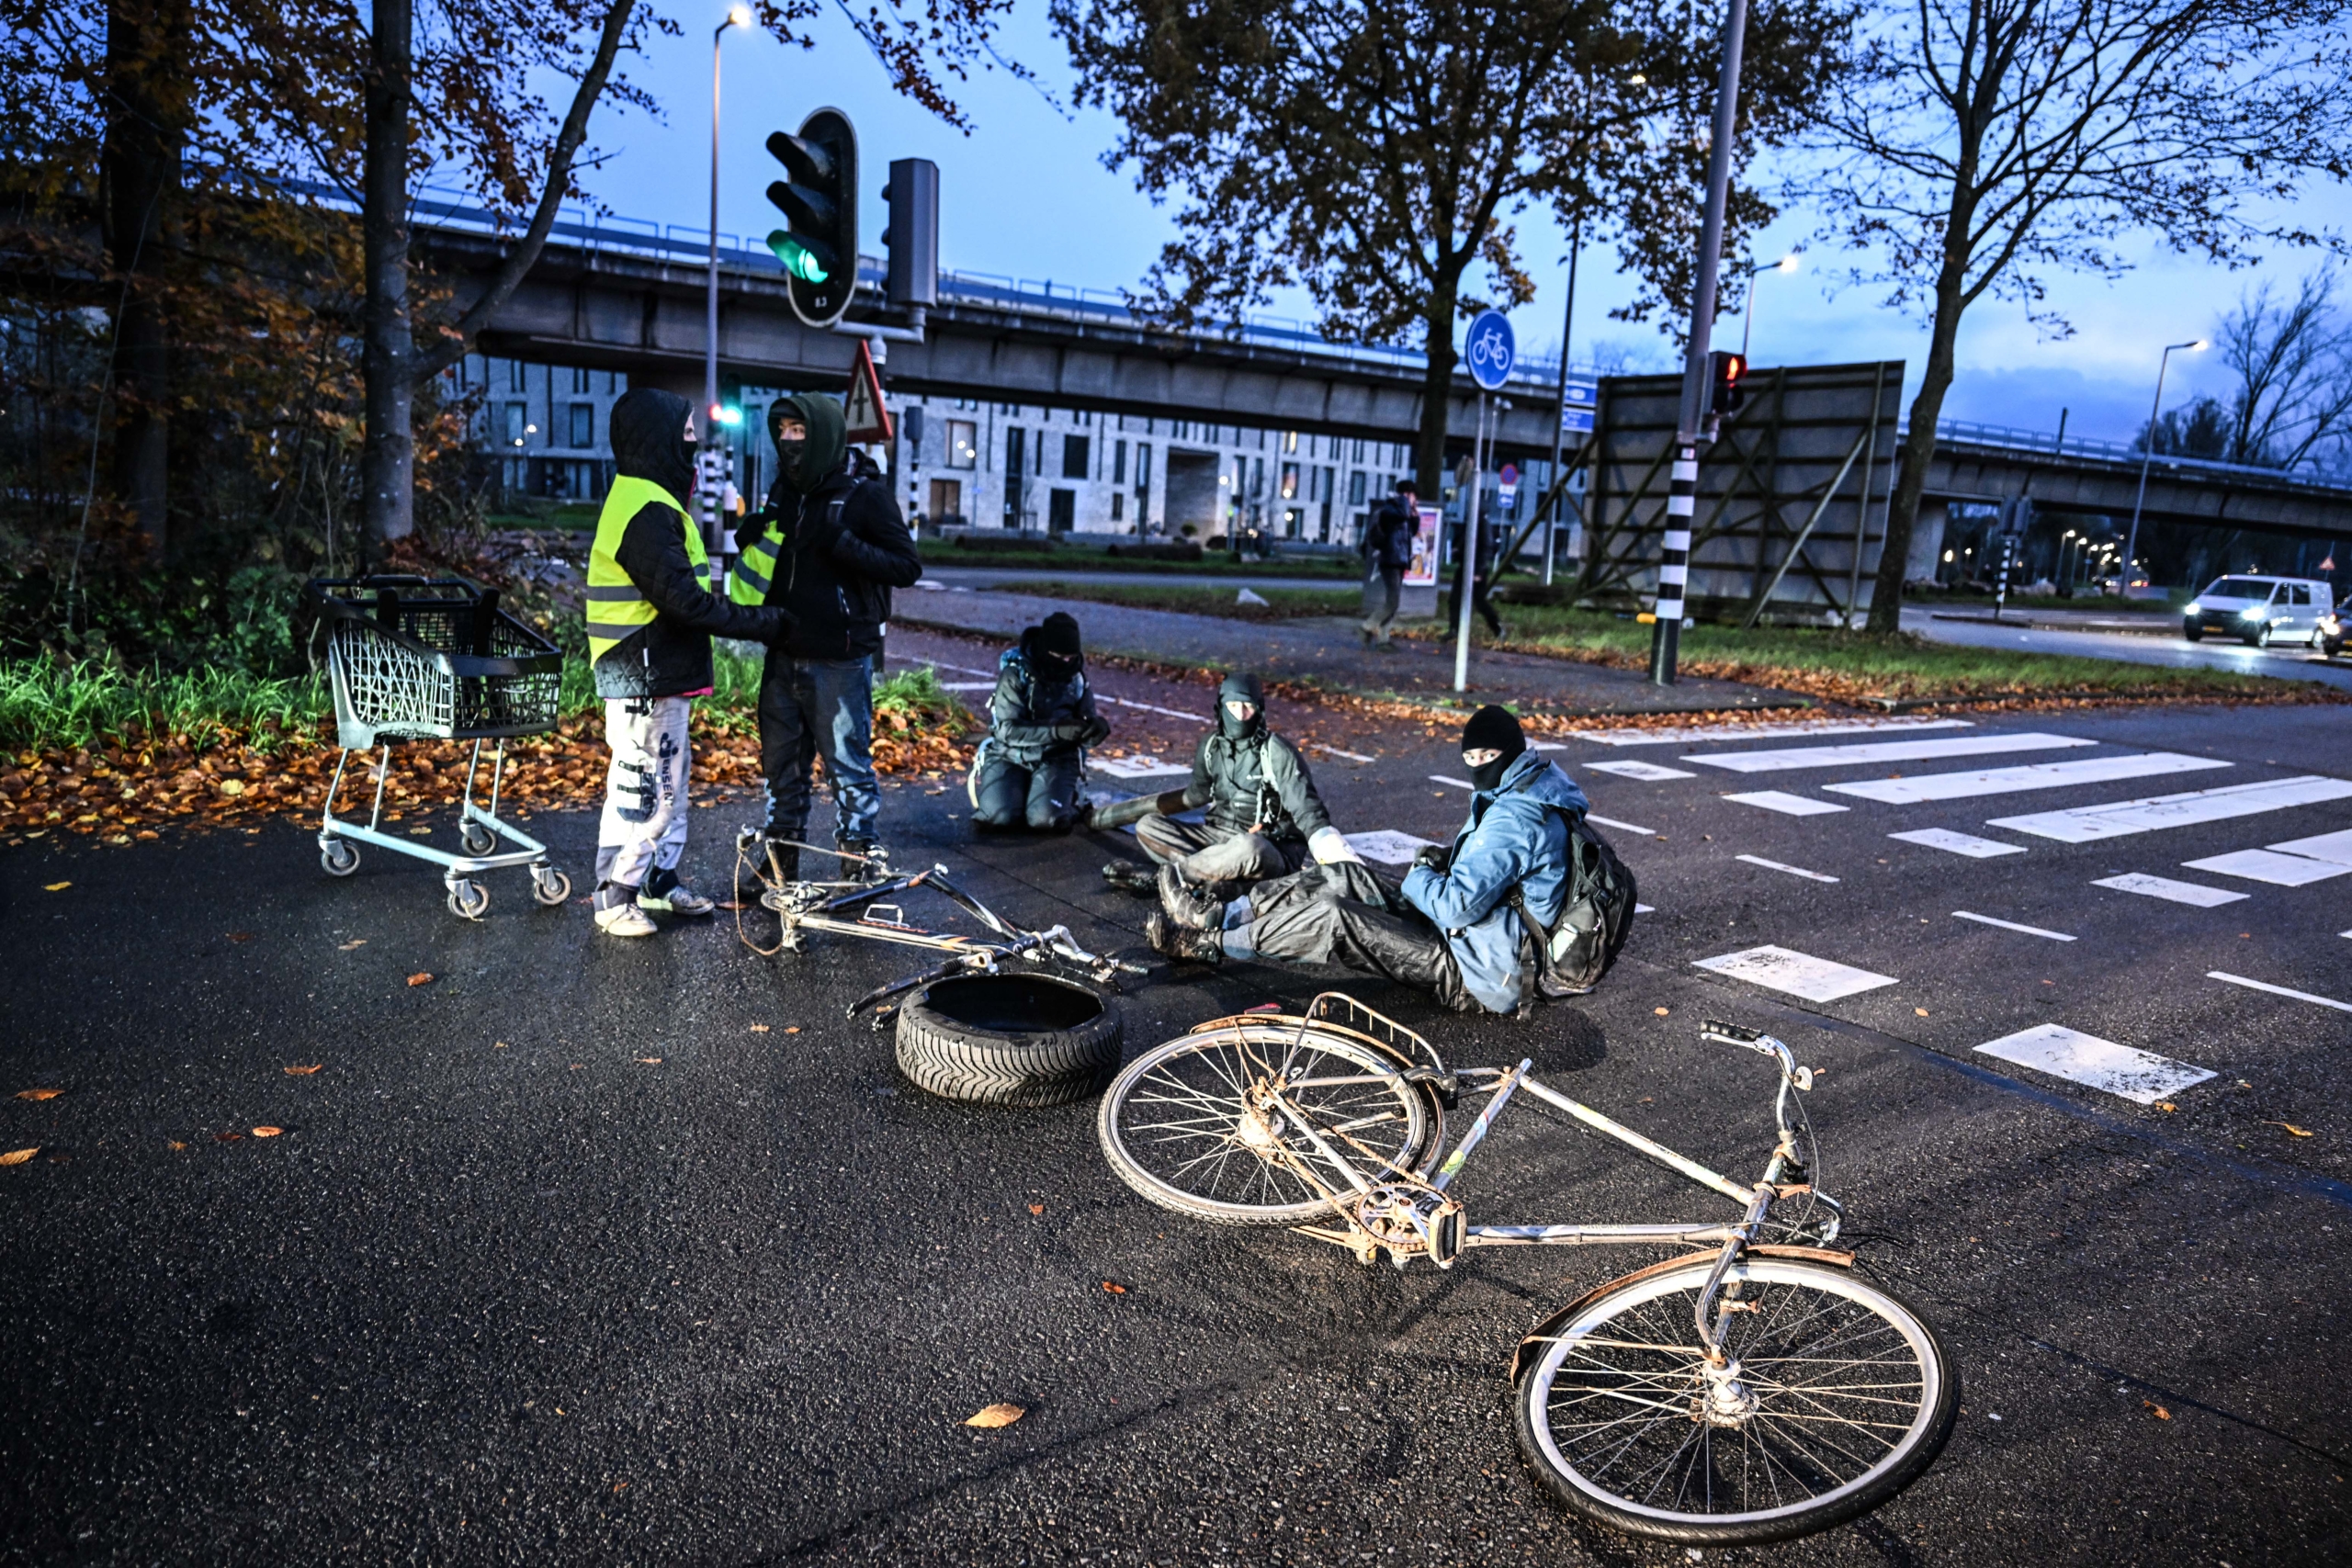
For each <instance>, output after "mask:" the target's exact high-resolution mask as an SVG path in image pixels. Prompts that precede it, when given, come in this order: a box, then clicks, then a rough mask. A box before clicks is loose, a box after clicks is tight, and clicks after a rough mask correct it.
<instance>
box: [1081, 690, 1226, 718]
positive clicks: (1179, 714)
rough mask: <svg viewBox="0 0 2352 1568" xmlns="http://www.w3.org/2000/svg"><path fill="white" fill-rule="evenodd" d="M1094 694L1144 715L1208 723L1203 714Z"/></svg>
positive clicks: (1107, 694)
mask: <svg viewBox="0 0 2352 1568" xmlns="http://www.w3.org/2000/svg"><path fill="white" fill-rule="evenodd" d="M1095 695H1096V696H1097V697H1099V698H1101V699H1102V700H1103V702H1106V703H1116V704H1117V705H1119V706H1121V707H1123V708H1141V709H1142V710H1143V711H1144V712H1146V713H1157V714H1165V715H1167V716H1169V717H1170V718H1184V719H1190V720H1192V721H1193V723H1194V724H1200V725H1205V724H1207V723H1208V722H1209V716H1208V715H1206V714H1204V713H1186V712H1185V711H1184V710H1183V709H1182V708H1164V707H1161V706H1160V705H1159V704H1157V703H1138V702H1132V701H1130V700H1129V699H1127V698H1125V697H1114V696H1113V695H1112V694H1110V693H1108V692H1097V693H1095Z"/></svg>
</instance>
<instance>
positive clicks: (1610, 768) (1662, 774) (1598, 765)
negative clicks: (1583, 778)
mask: <svg viewBox="0 0 2352 1568" xmlns="http://www.w3.org/2000/svg"><path fill="white" fill-rule="evenodd" d="M1585 768H1586V771H1587V772H1589V773H1615V774H1616V775H1617V776H1618V777H1619V778H1621V779H1640V780H1642V781H1644V782H1645V783H1650V784H1655V783H1658V782H1660V781H1662V780H1666V779H1695V778H1697V777H1698V776H1699V775H1698V774H1696V773H1692V772H1691V771H1690V770H1689V769H1688V768H1662V767H1660V766H1658V765H1657V763H1656V762H1587V763H1586V764H1585Z"/></svg>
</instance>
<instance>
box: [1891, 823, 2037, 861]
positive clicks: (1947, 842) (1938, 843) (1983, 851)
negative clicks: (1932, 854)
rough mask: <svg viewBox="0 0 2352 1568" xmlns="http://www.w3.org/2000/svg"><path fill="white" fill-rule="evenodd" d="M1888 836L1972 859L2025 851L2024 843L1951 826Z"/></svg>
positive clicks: (1984, 858)
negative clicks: (1998, 838) (1981, 834)
mask: <svg viewBox="0 0 2352 1568" xmlns="http://www.w3.org/2000/svg"><path fill="white" fill-rule="evenodd" d="M1887 837H1888V838H1890V839H1900V840H1903V841H1904V842H1905V843H1906V844H1924V845H1926V846H1927V847H1928V849H1931V850H1950V851H1951V852H1952V853H1953V854H1956V855H1966V856H1967V857H1968V858H1969V859H1971V860H1991V859H1992V858H1993V857H1994V856H1996V855H2021V854H2023V853H2025V846H2024V845H2023V844H2005V843H2002V842H2001V841H2000V840H1997V839H1980V838H1978V837H1977V836H1976V835H1975V834H1973V833H1955V832H1953V831H1952V830H1951V829H1949V828H1914V829H1911V830H1910V831H1909V832H1907V833H1889V834H1888V835H1887Z"/></svg>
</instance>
